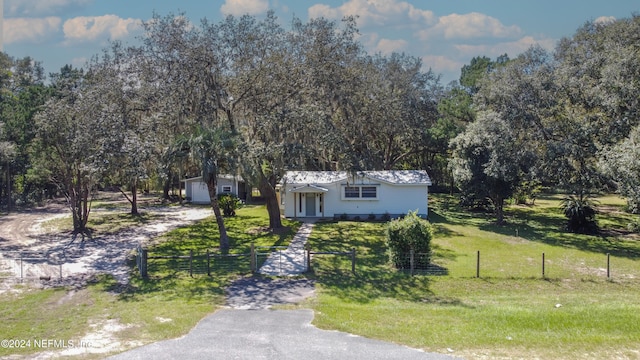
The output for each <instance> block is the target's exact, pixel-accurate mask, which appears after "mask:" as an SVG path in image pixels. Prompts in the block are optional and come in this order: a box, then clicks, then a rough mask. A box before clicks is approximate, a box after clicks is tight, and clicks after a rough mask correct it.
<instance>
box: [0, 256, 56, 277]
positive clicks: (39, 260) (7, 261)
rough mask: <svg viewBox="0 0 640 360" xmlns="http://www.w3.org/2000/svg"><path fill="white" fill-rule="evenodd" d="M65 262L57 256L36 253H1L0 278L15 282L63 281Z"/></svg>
mask: <svg viewBox="0 0 640 360" xmlns="http://www.w3.org/2000/svg"><path fill="white" fill-rule="evenodd" d="M64 265H65V261H64V260H62V259H60V258H58V257H57V256H54V255H51V254H48V253H44V252H36V251H2V252H0V278H2V279H14V280H16V279H17V280H20V281H24V280H51V279H62V278H63V277H64V276H65V275H66V271H65V270H64Z"/></svg>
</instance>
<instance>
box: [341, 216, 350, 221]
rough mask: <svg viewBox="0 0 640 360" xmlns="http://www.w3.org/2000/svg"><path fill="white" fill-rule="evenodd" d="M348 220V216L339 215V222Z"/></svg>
mask: <svg viewBox="0 0 640 360" xmlns="http://www.w3.org/2000/svg"><path fill="white" fill-rule="evenodd" d="M348 218H349V216H347V214H341V215H340V220H343V221H344V220H347V219H348Z"/></svg>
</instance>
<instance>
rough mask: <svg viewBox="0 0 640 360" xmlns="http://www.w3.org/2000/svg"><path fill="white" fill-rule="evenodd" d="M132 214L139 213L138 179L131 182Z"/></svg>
mask: <svg viewBox="0 0 640 360" xmlns="http://www.w3.org/2000/svg"><path fill="white" fill-rule="evenodd" d="M131 215H138V179H134V180H133V183H132V184H131Z"/></svg>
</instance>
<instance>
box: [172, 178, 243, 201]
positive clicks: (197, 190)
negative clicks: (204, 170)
mask: <svg viewBox="0 0 640 360" xmlns="http://www.w3.org/2000/svg"><path fill="white" fill-rule="evenodd" d="M183 182H184V190H185V196H186V199H187V201H189V202H191V203H193V204H210V203H211V198H210V197H209V190H208V189H207V183H205V182H204V180H203V179H202V176H198V177H194V178H190V179H185V180H183ZM217 193H218V194H234V195H236V196H238V198H240V199H241V200H246V197H247V191H246V186H245V182H244V180H243V179H242V177H240V176H234V175H218V189H217Z"/></svg>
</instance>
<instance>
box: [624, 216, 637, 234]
mask: <svg viewBox="0 0 640 360" xmlns="http://www.w3.org/2000/svg"><path fill="white" fill-rule="evenodd" d="M627 230H629V231H631V232H633V233H640V219H633V220H632V221H631V222H630V223H629V224H627Z"/></svg>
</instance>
